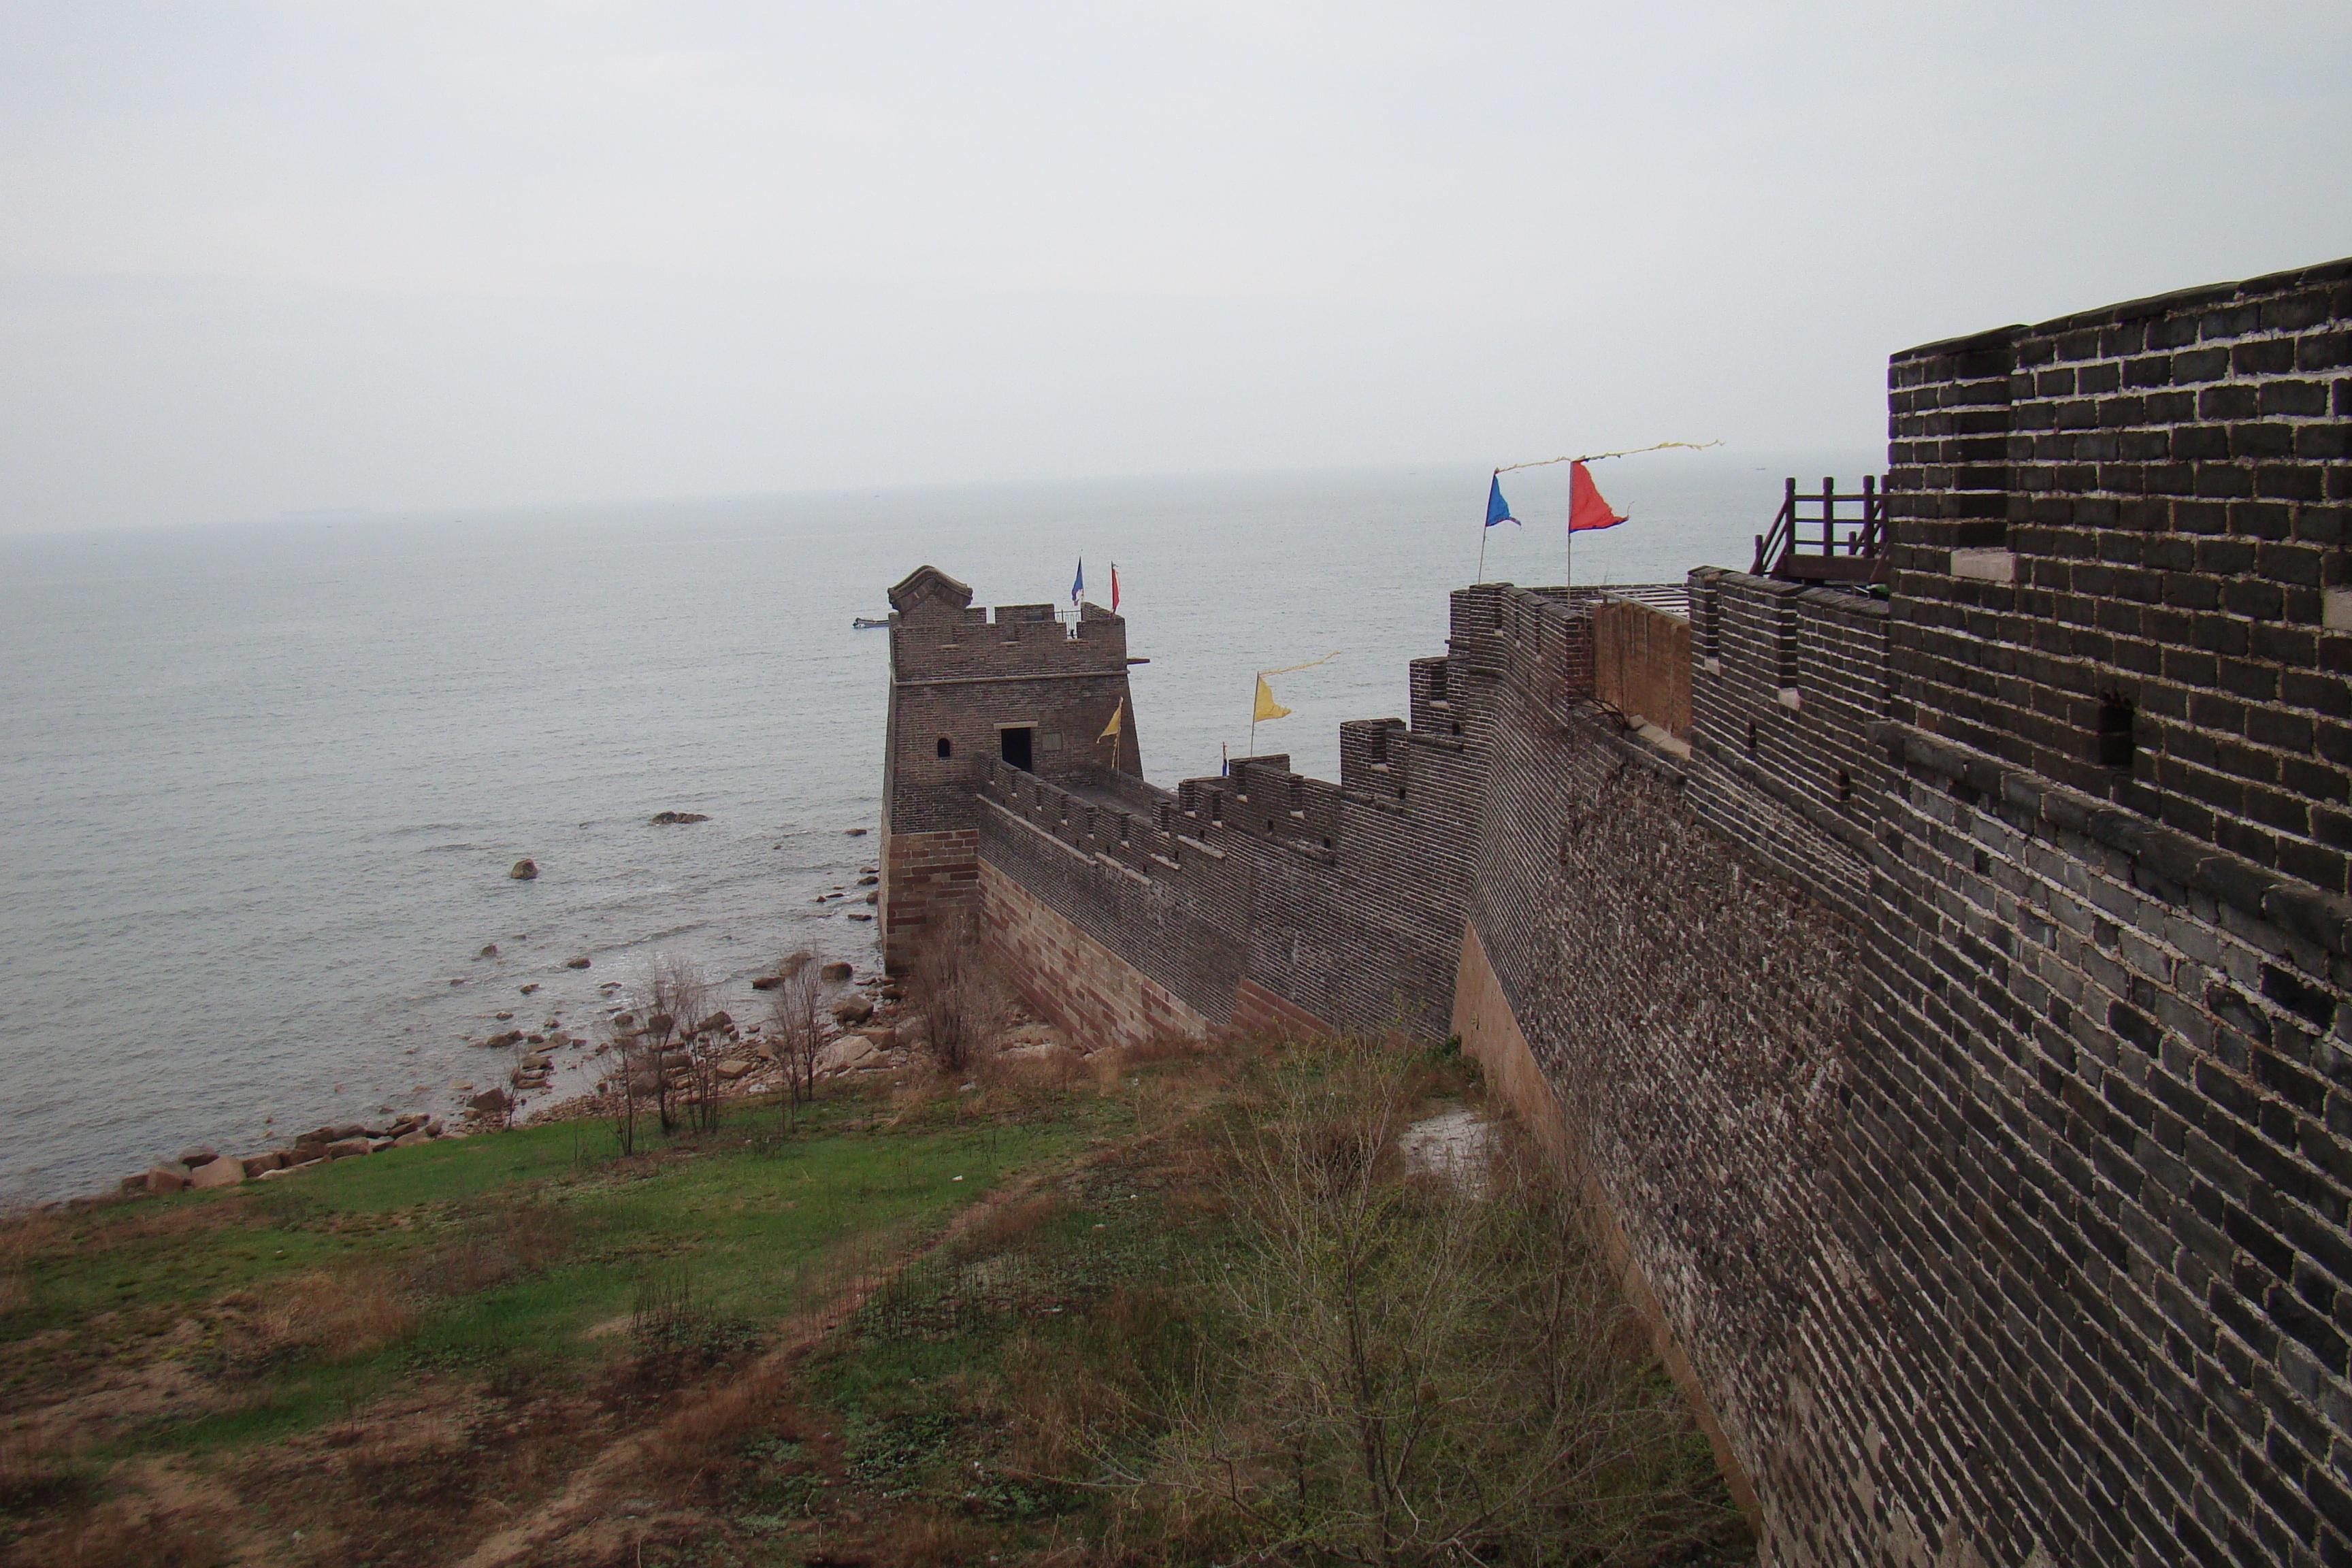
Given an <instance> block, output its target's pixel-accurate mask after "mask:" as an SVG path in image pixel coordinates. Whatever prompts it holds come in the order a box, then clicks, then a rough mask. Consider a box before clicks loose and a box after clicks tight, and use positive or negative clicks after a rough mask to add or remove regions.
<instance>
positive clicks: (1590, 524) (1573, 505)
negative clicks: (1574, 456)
mask: <svg viewBox="0 0 2352 1568" xmlns="http://www.w3.org/2000/svg"><path fill="white" fill-rule="evenodd" d="M1622 521H1625V520H1624V519H1623V518H1622V517H1620V516H1618V515H1617V511H1616V509H1615V508H1613V507H1612V506H1611V505H1610V504H1609V503H1608V502H1607V501H1606V500H1602V499H1601V487H1600V486H1598V485H1596V484H1594V483H1593V482H1592V475H1591V472H1590V471H1588V470H1587V469H1586V468H1585V466H1584V465H1583V464H1582V463H1570V465H1569V466H1568V531H1569V532H1570V533H1581V532H1583V531H1585V530H1586V529H1588V528H1614V527H1616V526H1617V525H1618V524H1619V523H1621V522H1622Z"/></svg>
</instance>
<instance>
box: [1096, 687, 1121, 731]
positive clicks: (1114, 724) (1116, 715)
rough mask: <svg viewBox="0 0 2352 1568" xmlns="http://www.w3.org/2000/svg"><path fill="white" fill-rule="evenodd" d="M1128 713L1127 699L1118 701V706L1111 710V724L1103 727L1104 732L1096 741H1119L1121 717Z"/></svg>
mask: <svg viewBox="0 0 2352 1568" xmlns="http://www.w3.org/2000/svg"><path fill="white" fill-rule="evenodd" d="M1126 712H1127V699H1126V698H1124V697H1122V698H1120V699H1119V700H1118V707H1116V708H1113V709H1112V710H1110V722H1109V723H1108V724H1106V725H1104V726H1103V732H1102V733H1101V734H1099V735H1097V736H1096V737H1095V739H1096V740H1097V741H1111V740H1116V739H1118V721H1119V719H1120V717H1121V716H1122V715H1124V714H1125V713H1126Z"/></svg>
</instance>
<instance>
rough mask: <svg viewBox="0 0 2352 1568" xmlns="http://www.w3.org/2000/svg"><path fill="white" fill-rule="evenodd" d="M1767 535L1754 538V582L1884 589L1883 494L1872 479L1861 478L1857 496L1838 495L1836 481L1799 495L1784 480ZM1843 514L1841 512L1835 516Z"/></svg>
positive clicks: (1792, 481) (1794, 485) (1792, 482)
mask: <svg viewBox="0 0 2352 1568" xmlns="http://www.w3.org/2000/svg"><path fill="white" fill-rule="evenodd" d="M1787 482H1788V489H1787V491H1786V492H1785V493H1784V495H1783V496H1782V498H1781V501H1780V511H1779V513H1778V514H1776V515H1775V516H1774V517H1773V519H1772V527H1771V529H1770V531H1768V532H1764V533H1759V534H1758V535H1757V536H1756V563H1755V564H1754V565H1753V566H1750V567H1749V568H1748V570H1749V571H1750V572H1752V573H1754V574H1756V575H1757V576H1759V577H1779V578H1780V579H1782V580H1784V581H1788V582H1798V583H1884V582H1885V581H1886V562H1885V559H1884V557H1883V556H1882V555H1881V553H1880V550H1881V547H1882V546H1883V545H1884V544H1885V538H1886V527H1885V524H1886V492H1885V491H1884V490H1882V489H1879V488H1878V479H1877V477H1876V476H1875V475H1865V476H1864V478H1863V481H1862V490H1861V492H1860V493H1859V494H1856V493H1853V492H1852V491H1848V492H1847V493H1845V494H1843V495H1841V494H1839V493H1838V488H1837V480H1836V479H1823V480H1822V488H1821V490H1820V492H1819V493H1818V494H1812V493H1806V494H1800V493H1799V492H1798V489H1797V481H1796V480H1795V479H1790V480H1789V481H1787ZM1841 509H1843V510H1841Z"/></svg>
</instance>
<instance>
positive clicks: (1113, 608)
mask: <svg viewBox="0 0 2352 1568" xmlns="http://www.w3.org/2000/svg"><path fill="white" fill-rule="evenodd" d="M1110 613H1111V614H1112V615H1114V616H1115V615H1117V614H1118V562H1116V561H1114V562H1112V563H1110Z"/></svg>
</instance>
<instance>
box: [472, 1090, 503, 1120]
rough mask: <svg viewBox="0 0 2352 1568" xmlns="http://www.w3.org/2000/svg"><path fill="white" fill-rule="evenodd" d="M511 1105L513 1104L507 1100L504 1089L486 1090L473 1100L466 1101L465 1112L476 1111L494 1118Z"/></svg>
mask: <svg viewBox="0 0 2352 1568" xmlns="http://www.w3.org/2000/svg"><path fill="white" fill-rule="evenodd" d="M512 1103H514V1102H513V1101H512V1100H509V1099H507V1091H506V1090H505V1089H484V1090H482V1092H481V1093H479V1094H478V1095H476V1096H474V1098H473V1099H471V1100H467V1101H466V1106H467V1110H478V1111H480V1112H481V1113H482V1114H483V1115H485V1116H496V1115H497V1114H498V1113H499V1111H501V1110H505V1109H506V1108H507V1107H508V1106H509V1105H511V1104H512Z"/></svg>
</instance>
